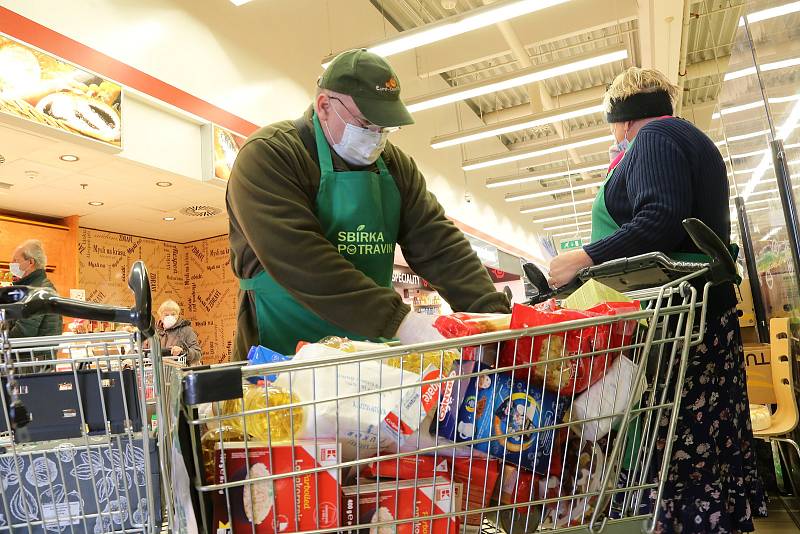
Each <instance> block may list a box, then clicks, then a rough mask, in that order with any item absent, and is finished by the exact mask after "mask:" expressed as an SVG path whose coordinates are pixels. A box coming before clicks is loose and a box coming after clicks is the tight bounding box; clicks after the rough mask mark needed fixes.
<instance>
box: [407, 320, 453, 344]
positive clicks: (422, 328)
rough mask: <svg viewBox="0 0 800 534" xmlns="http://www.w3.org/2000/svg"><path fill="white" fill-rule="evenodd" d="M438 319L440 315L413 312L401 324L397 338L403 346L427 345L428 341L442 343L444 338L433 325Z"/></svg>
mask: <svg viewBox="0 0 800 534" xmlns="http://www.w3.org/2000/svg"><path fill="white" fill-rule="evenodd" d="M438 318H439V316H438V315H425V314H422V313H415V312H411V313H409V314H408V315H406V316H405V318H404V319H403V321H402V322H401V323H400V328H398V329H397V337H398V338H399V339H400V342H401V343H402V344H403V345H410V344H412V343H425V342H426V341H441V340H442V339H444V336H442V334H440V333H439V331H438V330H436V328H434V326H433V323H434V322H435V321H436V319H438Z"/></svg>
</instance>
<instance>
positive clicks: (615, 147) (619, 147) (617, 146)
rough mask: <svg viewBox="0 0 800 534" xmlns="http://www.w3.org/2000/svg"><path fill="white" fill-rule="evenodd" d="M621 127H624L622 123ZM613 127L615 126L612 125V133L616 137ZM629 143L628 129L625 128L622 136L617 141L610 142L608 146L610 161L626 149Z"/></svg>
mask: <svg viewBox="0 0 800 534" xmlns="http://www.w3.org/2000/svg"><path fill="white" fill-rule="evenodd" d="M623 127H624V125H623ZM615 128H616V126H614V128H612V133H613V134H614V136H615V137H616V131H615ZM630 144H631V143H630V141H628V130H627V129H626V130H625V133H624V134H623V138H622V139H621V140H620V141H618V142H616V143H614V144H612V145H611V146H610V147H608V158H609V160H610V161H611V162H613V161H614V160H615V159H617V157H618V156H619V155H620V154H622V153H623V152H625V151H626V150H628V147H629V146H630Z"/></svg>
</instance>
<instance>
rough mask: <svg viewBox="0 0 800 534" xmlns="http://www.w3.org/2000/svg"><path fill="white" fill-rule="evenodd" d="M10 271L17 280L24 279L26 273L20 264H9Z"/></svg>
mask: <svg viewBox="0 0 800 534" xmlns="http://www.w3.org/2000/svg"><path fill="white" fill-rule="evenodd" d="M8 270H9V271H11V275H12V276H14V277H15V278H24V277H25V272H24V271H23V270H22V267H20V265H19V263H9V264H8Z"/></svg>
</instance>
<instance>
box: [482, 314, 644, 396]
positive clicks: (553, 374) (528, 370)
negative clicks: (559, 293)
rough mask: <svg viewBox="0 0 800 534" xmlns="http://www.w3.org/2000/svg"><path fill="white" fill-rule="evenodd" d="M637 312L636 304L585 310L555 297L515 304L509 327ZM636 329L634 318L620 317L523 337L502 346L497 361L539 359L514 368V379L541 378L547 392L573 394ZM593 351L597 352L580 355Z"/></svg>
mask: <svg viewBox="0 0 800 534" xmlns="http://www.w3.org/2000/svg"><path fill="white" fill-rule="evenodd" d="M638 310H639V303H638V302H619V303H616V302H610V303H603V304H599V305H597V306H595V307H593V308H590V309H588V310H571V309H564V308H561V307H560V306H559V305H558V304H557V303H556V302H555V300H550V301H547V302H543V303H541V304H537V305H536V306H525V305H522V304H517V305H515V306H514V309H513V312H512V314H511V328H512V329H518V328H530V327H535V326H546V325H552V324H557V323H562V322H567V321H575V320H579V319H590V318H596V317H601V316H605V315H611V316H613V315H619V314H621V313H627V312H632V311H638ZM635 329H636V321H632V320H620V321H616V322H612V323H607V324H603V325H594V326H585V327H580V328H569V329H565V330H564V331H561V332H556V333H553V334H547V335H539V336H533V337H522V338H520V339H517V340H514V341H508V342H505V343H504V344H503V347H502V348H501V351H500V357H499V362H498V363H499V364H500V366H501V367H512V366H519V365H525V364H530V363H539V364H540V365H535V366H528V367H525V368H521V369H515V370H514V376H515V378H517V379H518V380H529V379H530V380H531V381H533V382H535V383H537V384H541V383H542V382H543V383H544V386H545V387H546V388H547V389H548V390H550V391H554V392H557V393H559V394H561V395H572V394H575V393H580V392H582V391H584V390H586V389H587V388H588V387H589V386H591V385H592V384H594V383H595V382H597V381H598V380H600V379H601V378H602V377H603V376H604V375H605V373H606V371H607V370H608V369H609V368H610V366H611V364H612V363H613V361H614V359H615V358H616V357H617V355H618V354H619V352H620V351H619V350H616V349H620V348H621V347H624V346H625V345H629V344H630V341H631V339H632V336H633V333H634V331H635ZM595 351H602V352H600V353H599V354H595V355H593V356H583V355H585V354H588V353H591V352H595ZM549 362H550V363H549Z"/></svg>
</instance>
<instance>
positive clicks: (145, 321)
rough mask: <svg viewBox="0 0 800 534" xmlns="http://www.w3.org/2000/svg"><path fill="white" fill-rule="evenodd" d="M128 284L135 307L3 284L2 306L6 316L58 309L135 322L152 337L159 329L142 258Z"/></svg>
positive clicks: (98, 318)
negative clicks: (72, 297)
mask: <svg viewBox="0 0 800 534" xmlns="http://www.w3.org/2000/svg"><path fill="white" fill-rule="evenodd" d="M128 287H130V288H131V291H132V292H133V299H134V304H133V306H132V307H131V308H123V307H118V306H106V305H103V304H96V303H93V302H83V301H81V300H75V299H68V298H64V297H60V296H58V295H57V294H56V293H55V291H53V290H52V289H49V288H42V287H29V286H11V287H4V288H0V309H2V310H3V311H4V312H5V318H6V319H24V318H26V317H31V316H34V315H42V314H45V313H57V314H59V315H66V316H67V317H74V318H76V319H88V320H90V321H108V322H113V323H125V324H130V325H133V326H135V327H136V328H137V329H138V330H139V331H140V332H141V333H142V334H143V335H144V336H146V337H152V336H153V335H154V334H155V329H154V327H153V316H152V312H153V303H152V296H151V294H150V277H149V275H148V274H147V268H146V267H145V266H144V263H143V262H142V261H137V262H136V263H134V264H133V267H131V273H130V276H129V277H128Z"/></svg>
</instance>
